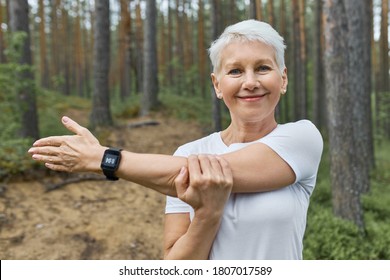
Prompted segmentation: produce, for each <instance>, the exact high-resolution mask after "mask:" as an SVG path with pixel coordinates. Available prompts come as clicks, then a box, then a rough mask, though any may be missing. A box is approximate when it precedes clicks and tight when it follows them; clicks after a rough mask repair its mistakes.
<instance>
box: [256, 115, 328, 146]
mask: <svg viewBox="0 0 390 280" xmlns="http://www.w3.org/2000/svg"><path fill="white" fill-rule="evenodd" d="M276 139H277V140H279V141H282V142H284V141H288V144H289V146H290V147H293V146H294V144H297V145H306V144H309V145H310V146H313V145H314V146H317V148H320V149H321V150H322V146H323V139H322V136H321V133H320V131H319V130H318V129H317V127H316V126H315V125H314V124H313V123H312V122H311V121H309V120H299V121H296V122H290V123H285V124H280V125H278V126H277V128H275V129H274V131H272V132H271V133H270V134H268V135H267V136H265V137H264V139H261V140H265V141H267V140H271V141H272V140H276Z"/></svg>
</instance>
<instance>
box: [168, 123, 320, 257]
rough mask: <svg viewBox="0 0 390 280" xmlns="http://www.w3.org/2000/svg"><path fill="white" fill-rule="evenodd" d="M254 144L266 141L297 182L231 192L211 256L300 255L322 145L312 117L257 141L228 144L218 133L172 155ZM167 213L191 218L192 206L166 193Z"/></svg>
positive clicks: (287, 125)
mask: <svg viewBox="0 0 390 280" xmlns="http://www.w3.org/2000/svg"><path fill="white" fill-rule="evenodd" d="M256 142H260V143H264V144H266V145H267V146H269V147H270V148H271V149H272V150H274V151H275V152H276V153H277V154H278V155H279V156H280V157H281V158H282V159H283V160H285V161H286V162H287V163H288V164H289V165H290V167H291V168H292V169H293V171H294V172H295V175H296V181H295V183H293V184H292V185H289V186H287V187H284V188H281V189H278V190H275V191H270V192H259V193H248V194H239V193H237V194H236V193H234V194H231V195H230V197H229V199H228V201H227V203H226V206H225V210H224V214H223V216H222V222H221V226H220V228H219V231H218V233H217V236H216V238H215V240H214V243H213V245H212V248H211V251H210V255H209V258H210V259H253V260H254V259H268V260H273V259H274V260H282V259H293V260H295V259H302V250H303V244H302V241H303V236H304V232H305V227H306V215H307V209H308V207H309V199H310V195H311V194H312V192H313V189H314V186H315V183H316V178H317V171H318V166H319V163H320V159H321V154H322V148H323V141H322V137H321V134H320V133H319V131H318V130H317V128H316V127H315V126H314V125H313V124H312V123H311V122H310V121H308V120H301V121H298V122H294V123H287V124H282V125H278V126H277V127H276V128H275V129H274V130H273V131H272V132H271V133H269V134H268V135H266V136H264V137H263V138H261V139H259V140H257V141H254V142H250V143H235V144H231V145H230V146H227V145H226V144H225V143H224V142H223V141H222V138H221V134H220V132H216V133H213V134H211V135H209V136H206V137H204V138H202V139H199V140H196V141H193V142H190V143H187V144H185V145H183V146H181V147H179V148H178V150H177V151H176V152H175V155H177V156H185V157H187V156H189V155H192V154H224V153H229V152H233V151H236V150H239V149H241V148H243V147H245V146H247V145H250V144H252V143H256ZM165 213H166V214H169V213H190V218H191V220H192V219H193V217H194V210H193V209H192V207H191V206H189V205H188V204H186V203H184V202H183V201H181V200H180V199H178V198H174V197H169V196H168V197H167V204H166V211H165Z"/></svg>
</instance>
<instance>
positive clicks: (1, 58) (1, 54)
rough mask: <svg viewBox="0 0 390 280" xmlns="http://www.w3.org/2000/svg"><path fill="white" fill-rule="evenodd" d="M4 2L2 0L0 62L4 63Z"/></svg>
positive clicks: (0, 7) (0, 5)
mask: <svg viewBox="0 0 390 280" xmlns="http://www.w3.org/2000/svg"><path fill="white" fill-rule="evenodd" d="M2 24H3V3H1V1H0V63H4V62H5V61H6V59H5V55H4V49H5V44H4V34H3V28H2Z"/></svg>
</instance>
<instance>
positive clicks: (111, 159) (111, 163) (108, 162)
mask: <svg viewBox="0 0 390 280" xmlns="http://www.w3.org/2000/svg"><path fill="white" fill-rule="evenodd" d="M118 158H119V156H117V155H113V154H106V156H105V157H104V160H103V164H104V166H105V167H109V168H115V167H116V166H117V161H118Z"/></svg>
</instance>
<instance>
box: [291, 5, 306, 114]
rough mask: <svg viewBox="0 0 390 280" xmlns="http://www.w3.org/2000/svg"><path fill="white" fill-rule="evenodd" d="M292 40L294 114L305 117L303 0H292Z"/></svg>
mask: <svg viewBox="0 0 390 280" xmlns="http://www.w3.org/2000/svg"><path fill="white" fill-rule="evenodd" d="M291 4H292V9H293V34H294V36H293V39H294V40H293V42H294V46H293V48H294V82H293V85H294V116H295V119H303V118H306V117H307V111H306V110H307V104H306V103H307V92H306V91H307V89H306V79H307V75H306V39H305V38H306V35H305V33H306V31H305V22H304V1H302V0H293V1H292V2H291Z"/></svg>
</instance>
